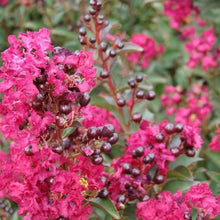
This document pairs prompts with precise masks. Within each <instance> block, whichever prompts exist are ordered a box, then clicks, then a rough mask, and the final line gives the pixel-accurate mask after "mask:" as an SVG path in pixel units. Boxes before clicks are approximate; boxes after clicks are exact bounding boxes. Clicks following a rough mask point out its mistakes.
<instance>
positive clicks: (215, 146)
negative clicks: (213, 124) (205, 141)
mask: <svg viewBox="0 0 220 220" xmlns="http://www.w3.org/2000/svg"><path fill="white" fill-rule="evenodd" d="M215 133H216V134H217V135H216V136H214V137H213V138H212V141H211V143H210V144H209V147H210V148H211V149H212V150H213V151H216V152H220V129H217V130H216V131H215Z"/></svg>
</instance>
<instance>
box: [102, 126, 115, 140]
mask: <svg viewBox="0 0 220 220" xmlns="http://www.w3.org/2000/svg"><path fill="white" fill-rule="evenodd" d="M114 132H115V127H114V126H113V125H112V124H107V125H105V126H104V127H103V129H102V136H103V137H110V136H111V135H112V134H113V133H114Z"/></svg>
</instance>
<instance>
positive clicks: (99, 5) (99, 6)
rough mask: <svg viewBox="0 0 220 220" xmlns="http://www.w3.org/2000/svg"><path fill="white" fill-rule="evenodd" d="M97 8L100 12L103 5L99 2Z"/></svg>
mask: <svg viewBox="0 0 220 220" xmlns="http://www.w3.org/2000/svg"><path fill="white" fill-rule="evenodd" d="M96 7H97V8H98V10H100V9H101V7H102V3H101V2H100V1H97V2H96Z"/></svg>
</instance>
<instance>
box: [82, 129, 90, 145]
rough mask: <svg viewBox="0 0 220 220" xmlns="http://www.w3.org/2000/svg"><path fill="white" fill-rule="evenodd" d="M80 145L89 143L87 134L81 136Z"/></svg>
mask: <svg viewBox="0 0 220 220" xmlns="http://www.w3.org/2000/svg"><path fill="white" fill-rule="evenodd" d="M81 140H82V143H84V144H86V143H87V142H88V141H89V138H88V134H87V132H85V133H84V134H83V135H82V139H81Z"/></svg>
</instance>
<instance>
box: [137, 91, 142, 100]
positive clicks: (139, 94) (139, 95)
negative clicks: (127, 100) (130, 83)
mask: <svg viewBox="0 0 220 220" xmlns="http://www.w3.org/2000/svg"><path fill="white" fill-rule="evenodd" d="M136 97H137V99H143V98H144V91H143V90H137V91H136Z"/></svg>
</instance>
